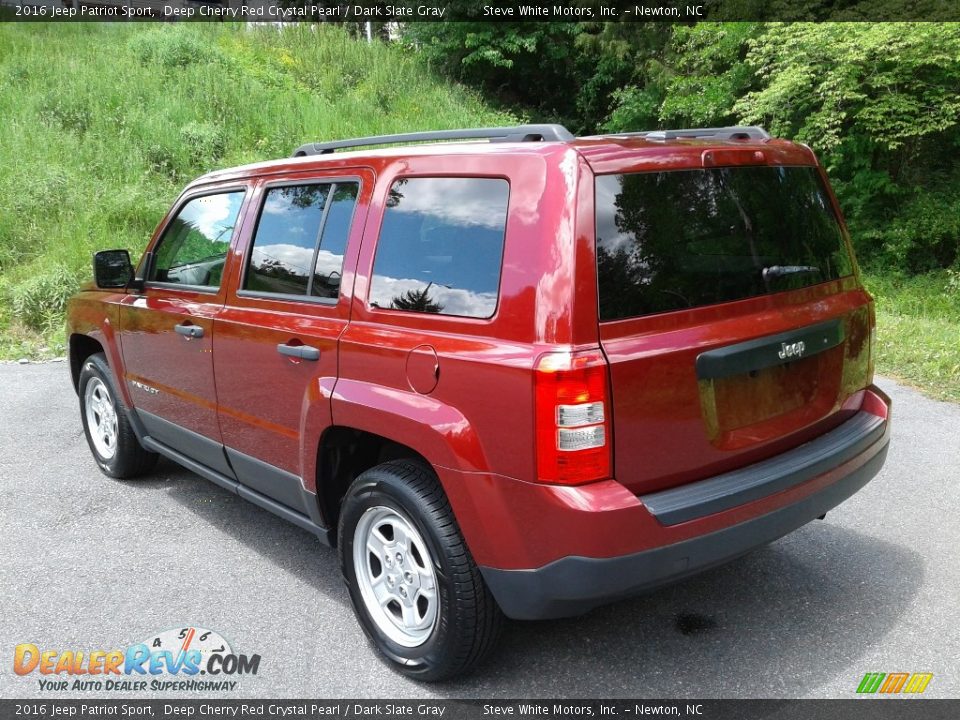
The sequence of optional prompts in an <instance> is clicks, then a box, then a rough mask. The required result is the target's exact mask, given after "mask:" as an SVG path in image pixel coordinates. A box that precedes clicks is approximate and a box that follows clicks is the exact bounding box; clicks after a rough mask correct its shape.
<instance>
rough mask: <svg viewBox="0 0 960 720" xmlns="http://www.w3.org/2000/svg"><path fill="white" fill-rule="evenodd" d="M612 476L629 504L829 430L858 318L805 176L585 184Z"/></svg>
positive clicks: (831, 221)
mask: <svg viewBox="0 0 960 720" xmlns="http://www.w3.org/2000/svg"><path fill="white" fill-rule="evenodd" d="M595 197H596V232H597V266H598V292H599V303H600V336H601V344H602V347H603V350H604V353H605V354H606V356H607V359H608V361H609V364H610V380H611V396H612V405H613V436H614V473H615V477H616V478H617V479H618V480H619V481H620V482H621V483H623V484H624V485H625V486H626V487H628V488H629V489H630V490H632V491H633V492H635V493H637V494H642V493H648V492H653V491H656V490H662V489H665V488H669V487H673V486H676V485H680V484H683V483H687V482H691V481H694V480H699V479H702V478H706V477H710V476H712V475H716V474H718V473H722V472H726V471H728V470H731V469H734V468H737V467H742V466H744V465H747V464H750V463H753V462H758V461H760V460H763V459H765V458H767V457H771V456H773V455H775V454H778V453H780V452H783V451H785V450H788V449H790V448H792V447H795V446H797V445H800V444H802V443H804V442H806V441H808V440H810V439H812V438H813V437H816V436H817V435H820V434H822V433H823V432H826V431H827V430H829V429H832V428H833V427H835V426H837V425H839V424H840V423H841V422H843V420H845V419H846V418H848V417H849V416H851V415H852V414H853V413H854V412H855V411H856V409H857V408H858V407H859V401H860V397H861V396H862V393H860V391H861V390H862V389H863V388H864V387H865V386H866V385H867V384H868V382H869V379H870V377H871V376H872V367H871V365H870V362H871V361H870V344H871V343H870V336H871V328H872V324H873V323H872V312H873V309H872V304H871V301H870V298H869V296H868V295H867V294H866V292H864V290H863V289H862V288H861V287H860V285H859V283H858V282H857V280H856V279H855V277H854V276H853V262H852V258H851V255H850V251H849V247H848V243H847V242H846V239H845V236H844V232H843V231H842V229H841V225H840V222H839V220H838V217H837V215H836V212H835V210H834V207H833V204H832V197H831V195H830V192H829V190H828V189H827V187H826V186H825V183H824V181H823V179H822V177H821V175H820V173H819V171H818V169H817V168H816V167H813V166H783V165H776V166H773V165H745V166H738V167H700V168H694V169H682V170H671V171H654V172H631V173H626V174H603V175H597V176H596V196H595Z"/></svg>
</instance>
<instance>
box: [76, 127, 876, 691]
mask: <svg viewBox="0 0 960 720" xmlns="http://www.w3.org/2000/svg"><path fill="white" fill-rule="evenodd" d="M484 140H485V141H486V142H483V141H484ZM434 141H455V142H443V143H439V142H434ZM456 141H459V142H456ZM464 141H471V142H464ZM478 141H479V142H478ZM431 142H432V144H429V143H431ZM400 143H405V145H404V146H402V147H394V148H389V149H383V147H382V146H385V145H391V144H400ZM413 143H420V144H416V145H414V144H413ZM363 146H380V148H379V149H371V148H369V147H368V148H367V149H366V150H362V149H361V150H359V151H357V150H356V148H358V147H361V148H362V147H363ZM350 148H353V149H354V151H353V152H345V153H337V152H335V151H336V150H342V149H350ZM94 271H95V277H96V284H95V285H94V286H90V287H87V288H85V289H84V290H82V291H81V292H80V293H78V294H77V295H76V296H75V297H74V298H73V299H72V300H71V302H70V305H69V319H68V336H69V342H70V360H71V371H72V373H73V381H74V384H75V386H76V388H77V391H78V394H79V397H80V408H81V417H82V419H83V426H84V429H85V431H86V434H87V439H88V440H89V444H90V448H91V450H92V452H93V455H94V458H95V459H96V461H97V463H98V464H99V466H100V467H101V469H102V470H103V471H104V472H105V473H106V474H107V475H110V476H113V477H121V478H127V477H133V476H136V475H141V474H144V473H146V472H148V471H149V470H150V468H151V467H152V465H153V462H154V461H155V460H156V457H157V454H161V455H165V456H167V457H168V458H171V459H173V460H175V461H176V462H178V463H180V464H182V465H184V466H186V467H187V468H189V469H191V470H193V471H195V472H196V473H198V474H200V475H202V476H204V477H206V478H208V479H210V480H212V481H213V482H215V483H217V484H219V485H222V486H223V487H225V488H227V489H229V490H230V491H232V492H235V493H237V494H238V495H240V496H241V497H243V498H246V499H248V500H250V501H252V502H254V503H256V504H258V505H260V506H262V507H264V508H266V509H268V510H270V511H272V512H274V513H276V514H278V515H280V516H282V517H284V518H286V519H288V520H290V521H292V522H294V523H296V524H298V525H300V526H302V527H304V528H308V529H310V530H312V531H314V532H316V533H317V534H318V535H319V536H320V538H321V539H323V540H324V541H325V542H327V543H329V544H331V545H335V546H337V548H338V549H339V556H340V562H341V566H342V570H343V575H344V578H345V580H346V583H347V586H348V588H349V592H350V596H351V599H352V600H353V604H354V607H355V609H356V613H357V617H358V618H359V621H360V624H361V625H362V626H363V629H364V630H365V631H366V633H367V634H368V635H369V636H370V638H371V639H372V641H373V643H374V644H375V646H376V647H377V649H378V650H379V651H380V652H381V653H382V654H383V655H384V656H385V657H386V658H387V659H388V662H390V663H391V664H392V665H393V666H394V667H396V668H397V669H399V670H401V671H403V672H405V673H407V674H409V675H411V676H413V677H416V678H419V679H423V680H436V679H440V678H443V677H449V676H451V675H454V674H457V673H460V672H463V671H465V670H467V669H468V668H469V667H471V666H472V665H474V664H475V663H476V662H477V661H478V660H479V659H480V658H481V657H483V656H484V655H485V654H486V653H487V652H488V651H489V650H490V648H491V647H492V645H493V642H494V640H495V637H496V635H497V632H498V629H499V627H500V620H501V618H502V615H503V614H505V615H507V616H509V617H513V618H521V619H522V618H551V617H561V616H568V615H574V614H577V613H582V612H585V611H587V610H589V609H591V608H593V607H595V606H597V605H600V604H602V603H605V602H608V601H611V600H614V599H616V598H621V597H625V596H629V595H631V594H634V593H637V592H641V591H643V590H646V589H649V588H652V587H655V586H657V585H661V584H663V583H667V582H671V581H674V580H676V579H678V578H682V577H684V576H686V575H689V574H692V573H694V572H697V571H699V570H702V569H704V568H707V567H710V566H713V565H717V564H719V563H722V562H724V561H726V560H729V559H730V558H733V557H735V556H737V555H740V554H742V553H744V552H746V551H748V550H750V549H752V548H755V547H757V546H759V545H762V544H764V543H768V542H770V541H772V540H774V539H776V538H779V537H781V536H782V535H784V534H786V533H788V532H790V531H792V530H794V529H796V528H798V527H800V526H801V525H803V524H805V523H807V522H809V521H810V520H812V519H814V518H816V517H819V516H822V515H823V514H824V513H826V512H827V511H828V510H830V509H831V508H833V507H834V506H836V505H837V504H838V503H840V502H842V501H843V500H845V499H846V498H848V497H849V496H850V495H852V494H853V493H855V492H856V491H857V490H859V489H860V488H861V487H863V486H864V485H865V484H866V483H867V482H868V481H869V480H870V479H871V478H872V477H873V476H874V475H875V474H876V473H877V472H878V471H879V469H880V467H881V466H882V464H883V462H884V458H885V456H886V450H887V444H888V438H889V411H890V401H889V399H888V398H887V397H886V396H884V394H883V393H882V392H880V391H879V390H878V389H877V388H876V387H874V386H873V385H872V384H871V382H872V377H873V352H872V348H873V343H874V313H873V304H872V301H871V298H870V296H869V295H868V294H867V292H866V291H865V290H864V288H863V286H862V285H861V283H860V280H859V277H858V273H857V269H856V265H855V262H854V258H853V255H852V253H851V248H850V241H849V238H848V235H847V231H846V229H845V226H844V224H843V221H842V219H841V215H840V211H839V208H838V207H837V202H836V199H835V198H834V196H833V193H832V192H831V190H830V188H829V185H828V183H827V180H826V177H825V175H824V173H823V171H822V170H821V169H820V167H819V166H818V163H817V160H816V158H815V157H814V156H813V154H812V152H811V151H810V150H809V149H808V148H806V147H804V146H801V145H797V144H794V143H791V142H786V141H783V140H774V139H771V138H769V136H768V135H767V134H766V133H765V132H764V131H762V130H760V129H759V128H749V127H738V128H711V129H701V130H678V131H659V132H648V133H628V134H623V135H611V136H605V137H584V138H574V137H573V136H572V135H570V133H568V132H567V131H566V130H565V129H564V128H562V127H560V126H556V125H539V126H533V125H530V126H521V127H516V128H483V129H475V130H463V131H445V132H437V133H414V134H411V135H401V136H387V137H376V138H361V139H357V140H348V141H339V142H332V143H325V144H317V145H312V144H311V145H305V146H304V147H302V148H300V149H299V150H298V151H297V152H296V156H295V157H294V158H291V159H285V160H278V161H274V162H267V163H261V164H257V165H249V166H246V167H240V168H235V169H232V170H224V171H220V172H214V173H211V174H208V175H205V176H203V177H201V178H200V179H198V180H196V181H195V182H193V183H191V184H190V185H189V187H187V189H186V190H184V192H183V194H182V195H181V196H180V198H179V199H178V200H177V201H176V203H175V204H174V206H173V208H172V209H171V210H170V212H169V214H168V215H167V217H166V218H165V219H164V220H163V222H162V223H161V224H160V226H159V228H158V229H157V232H156V234H155V235H154V237H153V239H152V240H151V242H150V244H149V246H148V248H147V251H146V253H145V254H144V256H143V258H142V259H141V261H140V263H139V266H138V268H137V269H136V271H134V269H133V267H132V266H131V263H130V259H129V255H128V254H127V253H126V251H107V252H103V253H98V254H97V256H96V258H95V261H94Z"/></svg>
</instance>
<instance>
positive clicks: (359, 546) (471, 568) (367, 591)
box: [337, 461, 503, 682]
mask: <svg viewBox="0 0 960 720" xmlns="http://www.w3.org/2000/svg"><path fill="white" fill-rule="evenodd" d="M365 540H367V541H369V543H370V544H372V546H374V547H376V548H377V551H378V552H377V554H376V555H374V554H373V553H372V552H371V546H370V545H368V542H365ZM384 540H385V541H386V542H383V541H384ZM337 545H338V547H339V554H340V567H341V570H342V571H343V577H344V581H345V582H346V584H347V589H348V590H349V592H350V599H351V600H352V601H353V608H354V611H355V612H356V615H357V619H358V621H359V622H360V625H361V627H362V628H363V630H364V632H365V633H366V634H367V636H368V637H369V638H370V640H371V641H372V642H373V644H374V646H375V647H376V649H377V650H378V651H379V653H380V654H381V656H382V657H383V658H385V659H386V662H387V663H388V664H389V665H390V666H392V667H393V668H394V669H395V670H397V671H398V672H400V673H402V674H404V675H407V676H409V677H411V678H414V679H416V680H421V681H425V682H435V681H438V680H445V679H447V678H450V677H453V676H455V675H460V674H464V673H466V672H468V671H469V670H471V669H472V668H473V667H474V666H476V665H477V663H479V662H480V661H481V660H483V659H484V658H485V657H486V656H487V655H488V654H489V653H490V651H491V650H492V649H493V647H494V645H495V644H496V640H497V637H498V636H499V634H500V629H501V626H502V623H503V615H502V613H501V612H500V608H499V607H498V606H497V603H496V601H495V600H494V599H493V596H492V595H491V594H490V591H489V590H488V589H487V586H486V584H485V583H484V582H483V577H482V576H481V575H480V571H479V569H478V568H477V566H476V564H475V563H474V561H473V557H472V556H471V555H470V551H469V550H468V549H467V546H466V544H465V543H464V541H463V536H462V535H461V534H460V529H459V527H458V526H457V522H456V519H455V518H454V516H453V511H452V510H451V508H450V503H449V502H448V501H447V497H446V495H445V494H444V492H443V489H442V488H441V487H440V482H439V481H438V479H437V477H436V475H434V473H433V472H432V471H431V470H428V469H427V468H424V467H423V466H422V465H420V464H417V463H414V462H408V461H393V462H388V463H384V464H382V465H377V466H376V467H374V468H371V469H370V470H367V471H366V472H364V473H362V474H361V475H360V476H359V477H358V478H357V479H356V480H355V481H354V482H353V484H352V485H351V486H350V488H349V489H348V490H347V493H346V495H345V497H344V500H343V504H342V506H341V509H340V524H339V529H338V543H337ZM398 553H399V556H398ZM374 558H375V560H374ZM387 563H390V565H389V566H388V564H387ZM378 570H379V573H378ZM375 581H376V582H375ZM431 585H432V597H431ZM375 587H376V589H375ZM404 589H405V590H406V594H405V595H404V594H402V593H403V592H404ZM404 601H406V602H404Z"/></svg>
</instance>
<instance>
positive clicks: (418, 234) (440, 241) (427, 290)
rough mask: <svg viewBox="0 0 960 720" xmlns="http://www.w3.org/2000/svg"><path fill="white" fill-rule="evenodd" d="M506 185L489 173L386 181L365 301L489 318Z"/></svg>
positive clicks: (500, 255)
mask: <svg viewBox="0 0 960 720" xmlns="http://www.w3.org/2000/svg"><path fill="white" fill-rule="evenodd" d="M509 195H510V186H509V184H508V183H507V181H506V180H501V179H495V178H405V179H401V180H397V181H396V182H395V183H393V185H392V186H391V188H390V194H389V196H388V198H387V203H386V205H387V207H386V210H385V211H384V217H383V225H382V227H381V228H380V238H379V241H378V244H377V251H376V258H375V260H374V263H373V277H372V280H371V283H370V305H371V306H372V307H378V308H390V309H394V310H407V311H411V312H423V313H436V314H443V315H459V316H462V317H475V318H488V317H491V316H492V315H493V314H494V312H495V311H496V308H497V295H498V291H499V287H500V269H501V264H502V261H503V241H504V234H505V231H506V224H507V204H508V200H509Z"/></svg>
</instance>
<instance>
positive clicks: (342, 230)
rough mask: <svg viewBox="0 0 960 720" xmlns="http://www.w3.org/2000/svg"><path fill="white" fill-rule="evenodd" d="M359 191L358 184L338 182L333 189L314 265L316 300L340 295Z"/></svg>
mask: <svg viewBox="0 0 960 720" xmlns="http://www.w3.org/2000/svg"><path fill="white" fill-rule="evenodd" d="M359 190H360V186H359V185H358V184H357V183H337V184H336V185H334V187H333V191H332V193H331V198H330V208H329V209H328V210H327V219H326V222H325V223H324V226H323V238H322V239H321V240H320V251H319V252H318V253H317V262H316V263H314V275H313V286H312V288H311V290H312V294H313V295H315V296H316V297H326V298H335V297H337V296H338V295H339V294H340V278H341V273H342V272H343V257H344V255H346V254H347V238H348V237H349V236H350V224H351V223H352V222H353V208H354V206H355V205H356V204H357V193H358V191H359Z"/></svg>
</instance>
